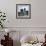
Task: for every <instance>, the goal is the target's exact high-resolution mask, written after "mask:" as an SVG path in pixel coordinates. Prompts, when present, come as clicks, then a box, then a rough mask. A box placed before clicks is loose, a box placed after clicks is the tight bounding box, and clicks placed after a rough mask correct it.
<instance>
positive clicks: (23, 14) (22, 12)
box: [16, 4, 31, 19]
mask: <svg viewBox="0 0 46 46" xmlns="http://www.w3.org/2000/svg"><path fill="white" fill-rule="evenodd" d="M16 18H18V19H30V18H31V5H30V4H16Z"/></svg>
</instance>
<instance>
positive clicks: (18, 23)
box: [0, 0, 46, 27]
mask: <svg viewBox="0 0 46 46" xmlns="http://www.w3.org/2000/svg"><path fill="white" fill-rule="evenodd" d="M45 2H46V0H0V9H1V10H2V11H5V12H6V15H7V18H8V21H9V22H7V24H6V27H46V5H45V4H46V3H45ZM23 3H24V4H26V3H27V4H31V5H32V6H31V19H16V4H23Z"/></svg>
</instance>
